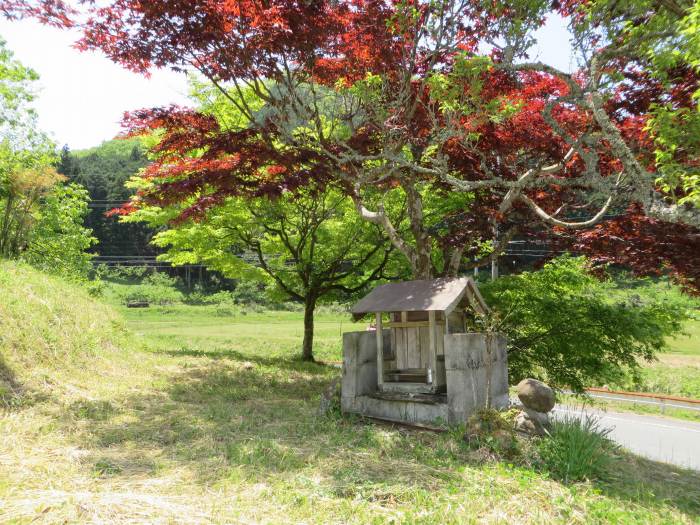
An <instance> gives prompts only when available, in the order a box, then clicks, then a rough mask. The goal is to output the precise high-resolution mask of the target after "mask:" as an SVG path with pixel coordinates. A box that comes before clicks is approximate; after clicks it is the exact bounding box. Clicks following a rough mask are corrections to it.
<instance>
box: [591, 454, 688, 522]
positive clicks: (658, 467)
mask: <svg viewBox="0 0 700 525" xmlns="http://www.w3.org/2000/svg"><path fill="white" fill-rule="evenodd" d="M613 468H614V469H615V472H614V473H613V475H612V476H611V478H610V479H609V480H607V481H599V482H596V483H595V486H596V488H598V489H599V490H600V491H601V492H602V493H604V494H605V495H607V496H610V497H613V498H617V499H620V500H627V501H632V502H634V503H638V504H640V505H655V506H659V505H670V506H672V507H675V508H677V509H678V510H680V511H681V512H684V513H685V514H687V515H688V516H690V517H691V518H692V519H694V520H698V519H700V472H698V471H694V470H690V469H683V468H679V467H675V466H673V465H669V464H667V463H662V462H659V461H653V460H650V459H646V458H642V457H639V456H636V455H634V454H632V453H623V454H622V455H621V456H620V457H619V458H618V459H617V461H616V462H615V463H614V467H613Z"/></svg>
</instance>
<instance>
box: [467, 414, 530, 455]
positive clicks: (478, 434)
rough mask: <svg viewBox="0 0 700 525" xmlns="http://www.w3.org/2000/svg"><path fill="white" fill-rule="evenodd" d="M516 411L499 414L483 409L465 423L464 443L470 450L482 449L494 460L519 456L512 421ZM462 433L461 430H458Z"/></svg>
mask: <svg viewBox="0 0 700 525" xmlns="http://www.w3.org/2000/svg"><path fill="white" fill-rule="evenodd" d="M516 413H517V411H515V410H509V411H507V412H499V411H498V410H495V409H492V408H490V409H488V408H483V409H480V410H478V411H477V412H476V413H474V414H473V415H472V416H471V417H470V418H469V420H468V421H467V424H466V427H465V429H464V432H463V438H464V441H465V442H466V443H467V445H469V447H470V448H472V449H483V450H486V451H488V452H489V453H490V454H492V455H493V456H494V457H495V458H512V457H515V456H517V455H518V454H519V452H520V450H519V447H518V441H517V439H516V437H515V430H514V424H513V419H514V417H515V414H516ZM458 432H459V433H462V430H461V429H459V430H458Z"/></svg>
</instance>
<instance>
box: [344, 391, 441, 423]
mask: <svg viewBox="0 0 700 525" xmlns="http://www.w3.org/2000/svg"><path fill="white" fill-rule="evenodd" d="M343 411H344V412H350V413H353V414H360V415H363V416H369V417H378V418H381V419H388V420H391V421H403V422H406V423H420V424H424V425H439V424H444V423H446V422H447V418H448V412H447V403H424V402H416V401H411V400H408V399H404V400H401V399H379V398H376V397H373V396H358V397H355V398H347V399H346V400H345V405H344V407H343Z"/></svg>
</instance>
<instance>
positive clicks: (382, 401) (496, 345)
mask: <svg viewBox="0 0 700 525" xmlns="http://www.w3.org/2000/svg"><path fill="white" fill-rule="evenodd" d="M382 335H383V336H384V352H385V355H387V356H388V355H390V354H391V348H390V347H389V344H390V337H389V330H384V331H383V334H382ZM444 343H445V344H444V348H445V357H444V359H445V373H446V382H447V392H446V393H445V394H419V393H404V392H402V393H397V392H383V391H380V389H379V388H378V386H377V385H378V381H377V337H376V333H375V332H373V331H365V332H349V333H345V334H343V380H342V387H341V408H342V410H343V412H345V413H352V414H360V415H364V416H369V417H375V418H380V419H386V420H390V421H396V422H402V423H411V424H424V425H434V424H444V423H447V424H450V425H457V424H460V423H463V422H465V421H466V420H467V419H468V418H469V416H471V415H472V414H473V413H474V412H475V411H476V410H478V409H479V408H481V407H483V406H485V405H486V391H487V389H488V387H487V378H488V375H489V373H490V375H491V406H493V407H495V408H503V407H506V406H508V365H507V354H506V341H505V337H503V336H501V335H497V336H495V337H494V340H493V344H492V351H491V355H490V356H489V353H488V351H487V345H486V335H485V334H482V333H462V334H447V335H445V336H444ZM489 357H490V358H489Z"/></svg>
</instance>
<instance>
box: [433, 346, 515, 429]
mask: <svg viewBox="0 0 700 525" xmlns="http://www.w3.org/2000/svg"><path fill="white" fill-rule="evenodd" d="M445 370H446V374H447V400H448V405H449V418H448V420H449V422H450V423H454V424H459V423H462V422H464V421H466V420H467V419H468V418H469V416H470V415H471V414H473V413H474V412H475V411H476V410H478V409H479V408H482V407H484V406H486V391H487V389H488V380H487V378H488V376H489V374H490V375H491V386H490V388H491V406H493V407H494V408H500V407H506V406H508V357H507V353H506V339H505V337H504V336H502V335H497V336H495V337H494V339H493V344H492V349H491V354H490V355H489V351H488V349H487V345H486V335H485V334H483V333H467V334H449V335H446V336H445Z"/></svg>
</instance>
